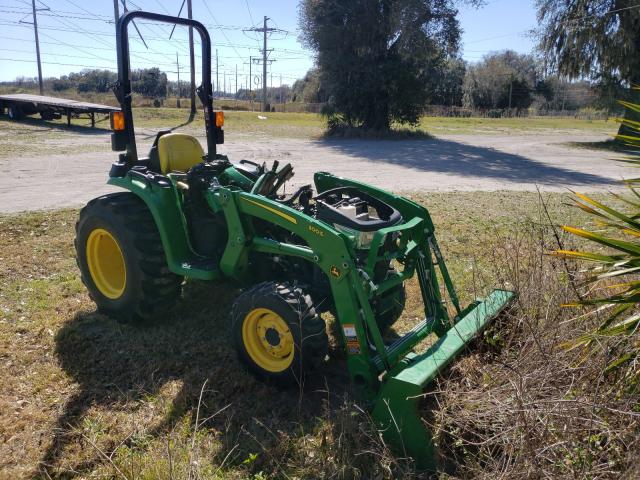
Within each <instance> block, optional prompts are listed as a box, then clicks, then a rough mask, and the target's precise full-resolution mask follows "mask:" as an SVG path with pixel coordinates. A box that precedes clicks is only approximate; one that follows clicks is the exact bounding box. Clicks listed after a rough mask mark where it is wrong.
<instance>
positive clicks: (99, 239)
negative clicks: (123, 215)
mask: <svg viewBox="0 0 640 480" xmlns="http://www.w3.org/2000/svg"><path fill="white" fill-rule="evenodd" d="M87 264H88V266H89V273H90V274H91V279H92V280H93V283H94V284H95V286H96V288H97V289H98V290H99V291H100V293H101V294H102V295H104V296H105V297H107V298H110V299H111V300H115V299H117V298H120V296H121V295H122V294H123V292H124V287H125V285H126V283H127V269H126V267H125V263H124V255H122V250H120V245H118V242H117V241H116V239H115V238H114V237H113V235H111V233H109V232H108V231H106V230H104V229H103V228H96V229H95V230H93V231H92V232H91V233H90V234H89V238H88V239H87Z"/></svg>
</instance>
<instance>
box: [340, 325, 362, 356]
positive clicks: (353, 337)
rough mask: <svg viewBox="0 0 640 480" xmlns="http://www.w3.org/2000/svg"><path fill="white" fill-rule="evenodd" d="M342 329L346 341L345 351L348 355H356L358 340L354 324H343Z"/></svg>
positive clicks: (358, 346) (358, 351)
mask: <svg viewBox="0 0 640 480" xmlns="http://www.w3.org/2000/svg"><path fill="white" fill-rule="evenodd" d="M342 331H343V332H344V338H345V339H346V341H347V352H348V353H349V354H350V355H357V354H359V353H360V342H359V341H358V336H357V334H356V326H355V324H353V323H348V324H346V325H343V327H342Z"/></svg>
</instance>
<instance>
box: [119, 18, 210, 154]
mask: <svg viewBox="0 0 640 480" xmlns="http://www.w3.org/2000/svg"><path fill="white" fill-rule="evenodd" d="M137 18H144V19H147V20H151V21H155V22H161V23H169V24H177V25H184V26H186V27H193V28H195V29H196V30H197V31H198V33H199V34H200V38H201V40H202V85H201V86H200V87H199V88H198V93H199V97H200V100H201V101H202V103H203V105H204V111H205V126H206V130H207V150H208V153H209V157H210V158H212V157H215V155H216V143H217V142H216V134H217V132H216V127H215V113H214V111H213V92H212V85H211V37H210V36H209V32H208V31H207V29H206V28H205V26H204V25H203V24H202V23H200V22H198V21H196V20H190V19H188V18H180V17H172V16H170V15H162V14H159V13H152V12H144V11H142V10H133V11H129V12H126V13H124V14H123V15H122V16H121V17H120V18H119V19H118V24H117V25H116V47H117V53H118V85H117V87H116V91H117V96H118V101H119V102H120V108H121V109H122V111H123V112H124V120H125V131H126V135H127V158H128V162H129V163H135V162H137V161H138V150H137V148H136V136H135V130H134V128H133V111H132V110H131V78H130V71H129V35H128V28H129V23H131V22H132V21H133V20H135V19H137Z"/></svg>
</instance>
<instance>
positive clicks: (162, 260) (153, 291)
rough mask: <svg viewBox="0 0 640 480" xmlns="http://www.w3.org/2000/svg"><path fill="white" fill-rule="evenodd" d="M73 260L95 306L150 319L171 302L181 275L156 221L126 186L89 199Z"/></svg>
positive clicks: (114, 313) (129, 317)
mask: <svg viewBox="0 0 640 480" xmlns="http://www.w3.org/2000/svg"><path fill="white" fill-rule="evenodd" d="M74 243H75V248H76V262H77V264H78V267H79V268H80V272H81V278H82V282H83V283H84V284H85V286H86V287H87V290H89V296H90V297H91V298H92V300H93V301H94V302H95V303H96V305H97V306H98V310H99V311H101V312H103V313H105V314H107V315H109V316H112V317H115V318H118V319H121V320H125V321H127V320H136V319H148V318H151V317H153V316H155V315H157V314H158V313H159V312H162V311H166V310H167V309H168V308H170V307H171V306H173V305H174V304H175V302H176V301H177V300H178V298H179V297H180V294H181V291H182V280H183V278H182V277H181V276H178V275H175V274H174V273H171V272H170V271H169V268H168V266H167V260H166V257H165V254H164V249H163V247H162V242H161V240H160V234H159V233H158V229H157V227H156V224H155V221H154V220H153V217H152V215H151V212H149V209H148V208H147V206H146V205H145V203H144V202H143V201H142V200H141V199H140V198H139V197H138V196H136V195H135V194H133V193H130V192H123V193H115V194H111V195H105V196H102V197H99V198H96V199H94V200H91V201H90V202H89V203H88V204H87V206H85V207H84V208H83V209H82V210H81V211H80V218H79V219H78V222H77V223H76V238H75V242H74Z"/></svg>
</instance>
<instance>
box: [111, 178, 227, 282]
mask: <svg viewBox="0 0 640 480" xmlns="http://www.w3.org/2000/svg"><path fill="white" fill-rule="evenodd" d="M132 173H133V175H132ZM136 173H138V172H132V171H129V172H128V173H127V175H126V176H124V177H112V178H110V179H109V181H108V182H107V183H108V184H109V185H115V186H118V187H120V188H124V189H125V190H129V191H130V192H132V193H134V194H135V195H137V196H138V197H140V199H141V200H142V201H143V202H144V203H145V204H146V205H147V207H148V208H149V211H150V212H151V215H152V216H153V219H154V220H155V223H156V227H157V228H158V232H159V233H160V239H161V240H162V246H163V248H164V253H165V255H166V258H167V265H168V266H169V270H171V271H172V272H173V273H175V274H178V275H184V276H188V277H191V278H197V279H200V280H213V279H215V278H217V276H218V275H217V271H211V272H207V271H203V270H198V269H194V268H192V267H191V264H192V263H193V260H194V259H196V258H197V257H198V256H197V254H196V253H195V252H194V250H193V248H192V246H191V244H190V242H189V237H188V234H187V225H186V221H185V218H184V216H183V215H182V212H181V210H180V202H179V199H178V192H177V190H176V187H175V186H174V185H173V184H172V183H171V182H167V181H162V180H160V181H152V180H150V179H149V178H148V177H146V176H144V175H142V174H138V175H135V174H136Z"/></svg>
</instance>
